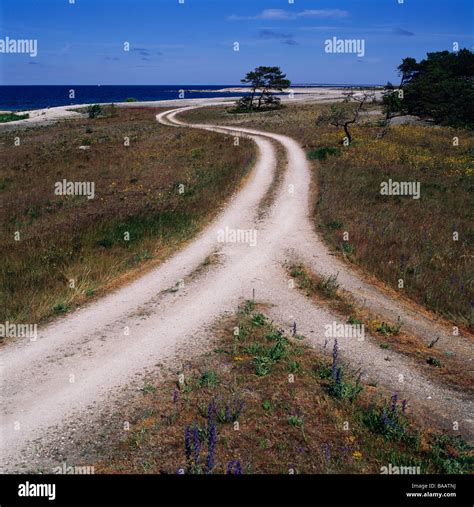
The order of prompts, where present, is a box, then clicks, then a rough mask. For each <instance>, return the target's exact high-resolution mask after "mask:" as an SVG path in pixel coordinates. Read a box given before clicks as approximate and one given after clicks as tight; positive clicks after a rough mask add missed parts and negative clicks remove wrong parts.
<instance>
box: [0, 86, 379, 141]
mask: <svg viewBox="0 0 474 507" xmlns="http://www.w3.org/2000/svg"><path fill="white" fill-rule="evenodd" d="M189 91H191V90H189ZM200 91H202V90H200ZM212 91H213V92H214V93H216V91H217V92H219V93H245V92H246V91H248V88H243V87H242V88H238V87H237V88H222V89H220V90H212ZM347 91H348V89H346V88H332V87H327V88H323V87H322V88H315V87H308V88H295V89H291V88H289V89H287V90H285V93H288V95H286V96H285V95H283V96H281V100H282V102H284V103H295V102H298V103H315V102H322V103H324V102H334V101H338V100H342V99H343V98H344V94H345V93H347ZM292 92H293V94H292ZM356 93H357V92H356ZM381 93H382V92H381V90H377V91H376V92H375V94H376V96H377V98H380V95H381ZM239 98H240V97H238V96H236V97H222V98H219V97H212V98H197V99H176V100H154V101H143V102H140V101H138V102H118V103H115V105H117V106H120V107H143V106H147V107H170V108H172V107H180V106H196V105H203V106H204V105H213V104H216V105H219V104H221V103H228V102H232V101H235V100H238V99H239ZM111 104H112V103H110V102H106V103H101V105H103V106H106V105H111ZM91 105H92V104H75V105H67V106H57V107H49V108H44V109H32V110H29V111H22V114H28V115H29V118H27V119H24V120H18V121H11V122H8V123H2V124H0V131H6V130H13V129H14V128H17V127H23V126H41V125H49V124H51V123H54V122H56V121H59V120H65V119H69V118H80V117H81V116H82V115H83V113H82V112H80V110H81V109H83V108H85V107H88V106H91Z"/></svg>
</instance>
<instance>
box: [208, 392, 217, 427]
mask: <svg viewBox="0 0 474 507" xmlns="http://www.w3.org/2000/svg"><path fill="white" fill-rule="evenodd" d="M215 412H216V402H215V400H214V398H212V400H211V402H210V403H209V405H208V407H207V424H208V426H211V423H212V421H213V416H214V414H215Z"/></svg>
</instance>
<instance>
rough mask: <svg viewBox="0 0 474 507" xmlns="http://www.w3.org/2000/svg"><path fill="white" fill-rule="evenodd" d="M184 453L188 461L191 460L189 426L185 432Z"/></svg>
mask: <svg viewBox="0 0 474 507" xmlns="http://www.w3.org/2000/svg"><path fill="white" fill-rule="evenodd" d="M184 452H185V454H186V459H187V460H189V459H191V428H190V427H189V426H186V429H185V430H184Z"/></svg>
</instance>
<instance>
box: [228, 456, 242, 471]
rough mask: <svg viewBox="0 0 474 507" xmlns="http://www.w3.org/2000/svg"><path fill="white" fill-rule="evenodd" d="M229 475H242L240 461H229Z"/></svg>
mask: <svg viewBox="0 0 474 507" xmlns="http://www.w3.org/2000/svg"><path fill="white" fill-rule="evenodd" d="M226 473H227V475H242V465H241V464H240V461H239V460H238V459H236V460H232V461H229V463H228V464H227V472H226Z"/></svg>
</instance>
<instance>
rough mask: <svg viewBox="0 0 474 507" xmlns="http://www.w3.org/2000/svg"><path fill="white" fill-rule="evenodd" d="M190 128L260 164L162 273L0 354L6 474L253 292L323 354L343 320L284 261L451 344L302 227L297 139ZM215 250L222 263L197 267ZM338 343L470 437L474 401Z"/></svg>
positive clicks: (464, 345) (305, 179)
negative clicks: (313, 298) (329, 329)
mask: <svg viewBox="0 0 474 507" xmlns="http://www.w3.org/2000/svg"><path fill="white" fill-rule="evenodd" d="M220 104H222V102H221V103H220ZM206 105H210V104H206ZM192 107H196V106H192ZM187 109H190V108H189V107H188V108H179V109H175V110H172V111H167V112H164V113H161V114H159V115H158V116H157V120H158V121H159V122H160V123H162V124H164V125H168V126H173V127H185V126H186V127H187V126H188V125H187V124H184V123H183V122H182V121H180V120H179V119H178V118H177V117H176V116H177V114H178V113H180V112H182V111H184V110H187ZM189 126H191V127H194V128H200V129H206V130H213V131H216V132H221V133H223V134H225V135H227V136H229V142H234V137H235V136H242V135H244V136H248V137H251V138H252V139H253V140H254V141H255V143H256V145H257V148H258V152H259V157H258V160H257V163H256V165H255V167H254V169H253V171H252V173H251V176H250V178H249V180H248V182H247V183H246V185H245V187H244V188H242V189H241V190H240V191H239V192H238V193H236V195H235V196H234V197H233V198H232V199H231V200H230V201H229V203H228V204H227V206H226V208H225V209H224V211H223V212H222V213H221V214H220V216H219V217H218V218H217V219H216V220H215V221H214V222H213V223H212V224H211V225H210V226H209V227H207V228H206V229H205V230H204V231H203V232H202V233H201V234H200V235H199V236H198V237H197V238H196V239H195V240H194V241H193V242H192V243H190V244H189V245H188V246H186V247H185V248H184V249H182V250H181V251H179V252H178V253H176V254H175V255H174V256H173V257H171V258H170V259H168V260H167V261H166V262H164V263H163V264H162V265H160V266H159V267H158V268H156V269H154V270H153V271H151V272H149V273H147V274H146V275H144V276H142V277H141V278H139V279H137V280H136V281H134V282H133V283H131V284H130V285H128V286H126V287H124V288H122V289H120V290H117V291H116V292H114V293H112V294H110V295H108V296H106V297H104V298H103V299H101V300H99V301H97V302H95V303H93V304H91V305H89V306H87V307H84V308H82V309H79V310H77V311H75V312H74V313H73V314H71V315H69V316H66V317H64V318H62V319H60V320H57V321H56V322H54V323H52V324H50V325H48V326H46V327H44V328H43V329H41V330H40V332H39V335H38V339H37V340H36V341H34V342H30V341H16V342H12V343H10V344H8V345H7V346H5V347H4V348H3V351H2V354H1V365H0V367H1V397H2V402H3V403H2V416H1V424H0V431H1V433H0V435H1V442H0V455H1V456H2V458H1V459H2V463H1V471H3V472H8V471H18V470H20V469H21V467H22V466H23V467H24V465H25V463H26V464H28V465H31V464H32V463H41V459H42V456H41V455H40V456H38V455H37V454H36V451H33V449H34V446H33V445H32V442H33V441H34V440H39V441H42V442H43V443H47V442H48V440H51V439H53V438H56V437H54V436H53V435H56V433H54V434H53V433H52V430H51V428H53V427H57V426H58V425H59V427H60V426H61V425H64V424H66V423H69V422H70V421H75V420H78V419H79V418H84V416H85V414H86V415H87V417H93V414H94V410H95V409H94V407H98V406H101V405H103V404H104V403H107V402H108V394H109V393H110V392H112V391H113V390H114V389H115V388H120V387H121V386H124V385H125V384H127V383H128V382H130V381H132V379H134V378H135V376H136V375H137V374H142V373H144V372H145V371H147V370H152V369H153V367H154V366H155V365H156V364H157V363H158V362H163V361H164V360H166V359H168V358H172V357H173V355H174V354H175V352H176V350H177V349H178V348H180V349H182V348H183V347H188V348H189V354H190V355H191V354H194V353H196V352H199V350H196V344H195V339H194V337H195V336H196V335H197V334H199V333H203V332H205V330H206V329H207V327H208V326H209V325H210V324H212V322H213V320H215V319H216V318H218V317H219V316H221V315H222V314H223V313H225V312H232V311H235V309H236V308H237V306H238V304H239V302H241V301H242V300H243V299H248V298H249V297H251V295H252V291H253V290H255V294H256V299H257V300H259V301H262V302H267V303H270V304H271V305H272V306H271V309H270V314H271V316H272V318H273V319H274V320H275V322H277V323H279V324H280V325H281V326H282V327H285V328H287V329H288V327H289V326H290V324H291V323H292V322H293V321H296V322H297V323H298V332H299V333H300V334H302V335H305V336H306V337H307V339H308V341H309V342H310V343H311V344H313V345H314V346H315V347H322V346H323V344H324V340H325V339H324V329H325V328H324V326H325V325H327V324H331V323H332V322H334V321H335V322H340V319H339V317H338V316H337V315H334V314H332V313H331V311H330V310H328V309H327V308H324V307H317V306H315V305H313V304H312V303H311V302H310V301H309V300H307V299H306V298H305V297H304V296H302V295H301V294H300V293H299V292H298V291H297V289H292V288H289V284H288V276H287V274H286V272H285V269H284V267H283V264H284V263H285V261H288V260H289V259H293V258H300V259H303V260H304V262H305V263H307V264H308V265H309V266H310V267H311V268H312V269H314V271H317V272H320V273H324V274H334V273H336V272H339V281H340V282H341V285H342V286H343V287H344V288H345V289H347V290H349V291H350V292H352V293H353V294H354V295H355V297H357V298H359V299H360V300H361V301H363V302H364V304H366V305H370V306H372V307H374V308H378V309H379V311H380V313H382V314H386V315H388V316H391V315H397V316H398V315H400V316H401V317H402V319H403V320H404V322H407V323H408V326H409V327H410V328H411V329H412V330H414V331H416V332H417V334H418V335H419V336H421V337H423V338H426V339H427V337H428V336H429V337H432V336H433V332H436V333H440V334H442V333H444V334H442V336H443V339H442V340H440V343H443V342H444V341H446V342H447V341H448V340H453V337H450V336H448V334H449V333H447V331H446V329H445V328H444V327H442V326H439V325H438V324H436V323H434V322H432V321H430V320H429V319H427V318H426V317H423V316H420V315H417V314H416V313H414V312H413V311H412V310H410V309H408V308H405V307H404V306H403V304H402V303H401V302H400V301H395V300H392V299H390V297H389V296H388V295H386V294H384V293H382V292H381V291H380V290H378V289H376V288H374V287H372V286H371V285H370V284H368V283H367V282H366V281H364V280H362V279H360V277H359V275H357V274H355V273H354V272H352V271H350V270H349V268H348V267H347V266H345V265H344V264H343V263H341V262H340V261H338V260H337V259H335V258H334V256H331V255H330V254H329V252H328V250H327V248H326V247H325V246H324V245H323V243H322V242H321V241H320V240H319V238H318V237H317V235H316V234H315V232H314V229H313V226H312V224H311V222H310V220H309V188H310V167H309V165H308V162H307V160H306V156H305V153H304V151H303V150H302V149H301V147H300V146H299V145H298V143H297V142H296V141H294V140H293V139H291V138H288V137H285V136H282V135H277V134H270V133H266V132H259V131H255V130H252V129H244V128H236V127H223V126H209V125H189ZM274 143H280V144H281V145H282V146H283V147H284V149H285V151H286V154H287V162H288V164H287V169H286V172H285V174H284V177H283V181H282V182H281V185H280V187H279V189H278V191H277V194H276V196H275V199H274V202H273V204H272V206H271V208H270V210H269V211H268V213H267V214H266V216H265V217H264V218H263V219H261V218H260V219H259V218H258V205H259V203H260V202H261V200H262V199H263V198H264V197H265V195H266V192H267V191H268V189H269V187H270V185H271V183H272V181H273V177H274V171H275V166H276V150H275V146H274ZM237 230H240V231H241V232H242V233H244V232H245V231H251V233H252V234H254V233H255V231H256V244H255V245H253V242H250V243H249V242H232V241H227V242H220V241H219V239H221V236H222V233H223V231H237ZM252 237H253V236H252ZM227 239H232V238H229V237H228V238H227ZM247 239H248V238H247ZM216 252H217V253H218V254H219V259H220V260H221V262H220V263H219V264H218V265H216V266H212V267H211V268H209V269H207V270H198V268H199V267H200V266H201V265H202V263H203V261H204V260H205V259H206V257H208V256H209V255H211V254H213V253H216ZM193 273H195V276H192V275H193ZM182 280H185V283H184V285H183V283H182V282H181V283H180V281H182ZM170 289H171V290H170ZM176 289H177V290H176ZM456 338H457V341H456V343H455V344H453V343H450V350H453V348H455V350H456V353H459V354H465V355H466V358H468V357H470V355H472V347H471V345H470V343H469V342H468V341H467V340H466V339H464V338H463V337H456ZM339 344H340V350H341V354H342V356H343V357H344V358H346V359H347V360H348V361H349V362H351V363H352V364H353V365H354V366H356V367H358V366H360V367H362V368H363V370H364V372H365V375H366V377H367V378H368V379H370V380H371V381H374V382H377V383H378V384H379V385H382V386H385V387H387V388H388V389H391V390H393V391H396V392H398V393H399V394H400V396H402V397H404V398H408V399H409V400H410V403H411V405H412V406H413V407H416V410H419V411H422V412H423V413H424V414H426V416H427V417H428V416H429V417H431V418H432V420H433V423H434V424H437V425H439V426H444V427H446V428H449V429H452V425H453V422H454V421H457V422H458V423H459V426H460V432H461V433H462V434H463V435H464V436H465V437H467V438H468V439H472V438H473V421H472V414H473V403H472V400H471V399H469V398H468V397H467V396H465V395H463V394H462V393H459V392H458V391H454V390H451V389H448V388H446V387H443V386H439V385H436V384H435V383H433V381H432V380H430V379H428V378H426V377H425V376H424V375H423V374H422V373H421V372H420V371H418V369H417V367H416V365H415V363H414V362H412V361H411V360H409V359H407V358H406V357H403V356H401V355H398V354H396V353H395V352H392V351H386V350H382V349H380V347H379V345H378V344H377V343H376V342H375V341H374V340H372V339H371V337H370V336H366V338H365V340H364V341H357V340H351V339H340V340H339ZM387 357H388V358H389V360H387ZM400 379H403V381H402V382H400Z"/></svg>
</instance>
